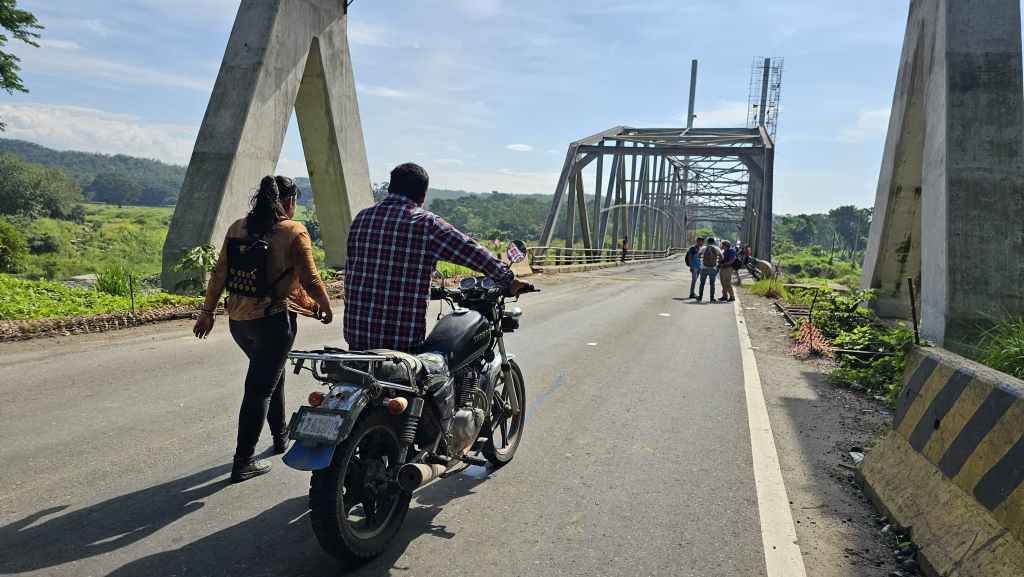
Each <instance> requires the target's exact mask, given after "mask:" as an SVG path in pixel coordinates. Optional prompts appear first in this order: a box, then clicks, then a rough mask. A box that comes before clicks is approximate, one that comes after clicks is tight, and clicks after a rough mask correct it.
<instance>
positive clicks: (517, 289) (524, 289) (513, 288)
mask: <svg viewBox="0 0 1024 577" xmlns="http://www.w3.org/2000/svg"><path fill="white" fill-rule="evenodd" d="M536 290H537V289H536V287H534V286H533V285H532V284H530V283H528V282H523V281H521V280H519V279H516V280H514V281H512V284H510V285H509V286H508V288H507V289H506V290H505V296H510V297H517V296H519V295H521V294H523V293H531V292H536Z"/></svg>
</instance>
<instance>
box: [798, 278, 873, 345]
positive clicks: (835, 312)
mask: <svg viewBox="0 0 1024 577" xmlns="http://www.w3.org/2000/svg"><path fill="white" fill-rule="evenodd" d="M874 298H875V296H874V292H873V291H870V290H855V291H850V292H849V293H840V292H836V291H833V290H822V291H821V292H820V293H819V295H818V298H817V300H816V301H815V303H814V311H813V314H814V324H815V325H816V326H817V327H818V328H819V329H821V332H822V334H823V335H825V338H827V339H829V340H835V339H836V338H837V337H838V336H839V335H840V334H842V333H844V332H849V331H852V330H854V329H856V328H857V327H861V326H865V325H870V324H871V323H873V322H874V321H875V313H874V312H872V311H871V310H870V309H867V308H865V307H864V306H863V303H865V302H870V301H871V300H874Z"/></svg>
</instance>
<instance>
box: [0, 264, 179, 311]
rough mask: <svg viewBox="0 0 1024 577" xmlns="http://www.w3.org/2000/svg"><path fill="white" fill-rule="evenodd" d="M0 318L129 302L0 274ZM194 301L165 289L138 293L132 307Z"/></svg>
mask: <svg viewBox="0 0 1024 577" xmlns="http://www.w3.org/2000/svg"><path fill="white" fill-rule="evenodd" d="M0 293H2V294H3V295H4V298H2V299H0V320H27V319H48V318H60V317H69V316H81V315H94V314H102V313H110V312H117V311H127V310H128V309H129V307H130V306H131V302H130V301H129V299H128V298H126V297H121V296H114V295H111V294H107V293H104V292H100V291H97V290H93V289H84V288H72V287H68V286H66V285H63V284H61V283H55V282H49V281H28V280H21V279H17V278H14V277H12V276H10V275H6V274H0ZM184 304H188V305H196V304H199V299H197V298H195V297H181V296H177V295H170V294H167V293H155V294H146V295H138V296H136V299H135V306H136V310H139V311H144V310H148V309H153V308H157V307H162V306H167V305H184Z"/></svg>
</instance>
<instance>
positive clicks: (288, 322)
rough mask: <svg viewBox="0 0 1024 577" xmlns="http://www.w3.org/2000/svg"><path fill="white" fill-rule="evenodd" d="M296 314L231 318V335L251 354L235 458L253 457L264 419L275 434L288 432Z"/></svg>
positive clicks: (282, 313) (240, 413) (239, 420)
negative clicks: (288, 376) (287, 384)
mask: <svg viewBox="0 0 1024 577" xmlns="http://www.w3.org/2000/svg"><path fill="white" fill-rule="evenodd" d="M295 320H296V317H295V313H290V312H281V313H278V314H276V315H272V316H269V317H264V318H262V319H256V320H251V321H230V323H229V324H230V328H231V336H232V337H234V339H235V342H236V343H238V346H239V347H241V348H242V350H243V351H245V356H247V357H249V371H248V372H247V373H246V375H245V396H244V397H243V398H242V409H241V411H239V414H238V446H237V447H236V448H235V459H236V460H239V461H242V460H247V459H250V458H252V455H253V453H255V452H256V443H257V442H259V440H260V433H262V432H263V420H264V419H266V421H267V424H269V425H270V432H271V433H273V434H274V436H280V435H283V434H284V433H285V428H286V427H287V423H286V422H285V418H284V375H285V370H284V368H285V363H286V362H287V360H288V351H290V350H291V349H292V343H293V342H294V341H295V330H296V322H295Z"/></svg>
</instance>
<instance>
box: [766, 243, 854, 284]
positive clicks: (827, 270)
mask: <svg viewBox="0 0 1024 577" xmlns="http://www.w3.org/2000/svg"><path fill="white" fill-rule="evenodd" d="M772 262H773V264H775V265H776V266H778V267H779V268H780V269H782V274H783V277H784V278H785V279H786V282H792V283H802V284H812V283H825V282H834V283H838V284H841V285H843V286H846V287H848V288H851V289H854V288H857V287H858V286H859V284H860V272H861V267H860V264H859V263H851V262H850V261H848V260H841V259H840V258H839V257H835V258H833V259H832V262H831V263H830V262H829V255H828V251H826V250H825V249H823V248H821V247H819V246H811V247H804V248H800V249H790V250H779V251H777V252H776V253H775V254H774V255H773V257H772Z"/></svg>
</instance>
